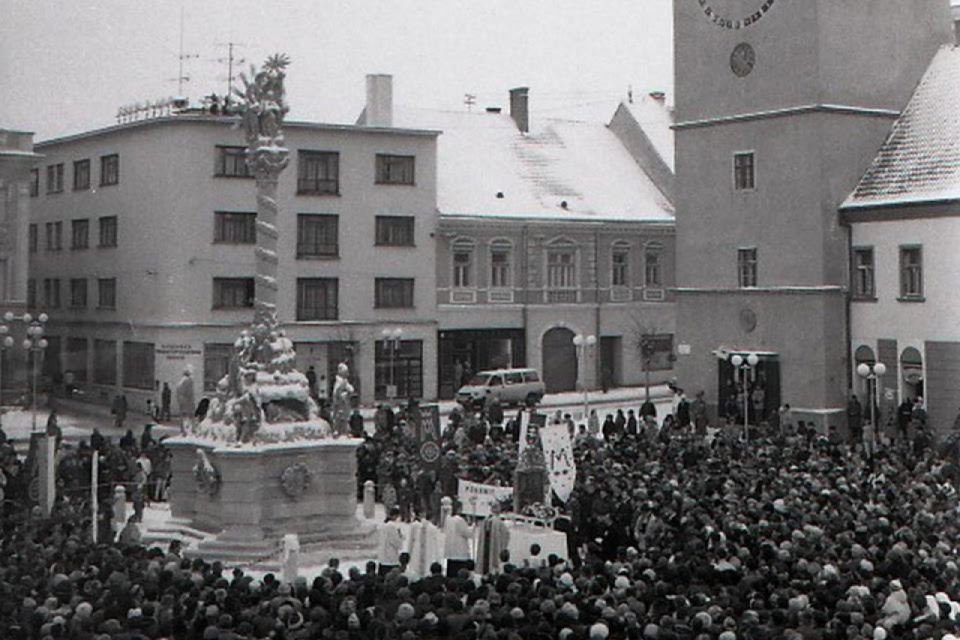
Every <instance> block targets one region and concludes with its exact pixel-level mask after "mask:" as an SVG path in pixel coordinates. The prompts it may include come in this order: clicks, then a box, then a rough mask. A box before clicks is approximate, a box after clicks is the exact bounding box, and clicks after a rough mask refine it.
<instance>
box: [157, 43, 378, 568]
mask: <svg viewBox="0 0 960 640" xmlns="http://www.w3.org/2000/svg"><path fill="white" fill-rule="evenodd" d="M288 64H289V59H288V58H287V57H286V56H285V55H282V54H278V55H274V56H271V57H270V58H268V59H267V61H266V62H265V63H264V65H263V68H262V70H260V71H257V70H256V69H253V68H251V72H250V75H249V77H247V76H242V80H243V85H244V86H243V88H242V89H240V90H238V91H237V97H238V98H239V102H240V105H241V107H240V109H241V110H240V113H241V114H242V116H241V120H240V123H239V124H240V126H242V127H243V129H244V132H245V134H246V140H247V152H246V161H247V166H248V167H249V168H250V170H251V172H252V173H253V175H254V176H255V178H256V197H257V223H256V225H257V241H256V285H255V304H254V318H253V323H252V324H251V326H250V328H249V329H247V330H244V331H243V332H242V333H241V334H240V336H239V337H238V338H237V340H236V342H235V343H234V355H233V358H232V360H231V363H230V367H229V370H228V372H227V375H225V376H224V377H223V379H221V380H220V381H219V383H218V385H217V390H216V397H215V398H213V399H212V401H211V403H210V408H209V410H208V412H207V417H206V418H205V419H204V420H203V421H202V422H201V423H199V424H197V425H193V426H191V428H190V429H189V431H188V433H186V434H185V435H184V436H182V437H177V438H171V439H168V440H166V441H165V443H166V444H167V446H168V447H170V449H171V450H172V452H173V462H172V476H173V478H172V482H171V498H170V504H171V515H172V516H173V519H172V520H173V522H172V525H171V526H173V527H174V528H175V527H176V526H178V525H181V526H183V527H184V528H185V529H186V528H191V529H200V530H203V531H207V532H210V533H214V534H216V537H215V538H213V539H206V540H204V541H202V542H201V543H199V545H198V546H197V548H196V549H191V550H189V553H193V554H195V555H199V556H202V557H204V558H211V559H221V560H228V561H230V560H234V561H247V562H249V561H250V560H256V559H262V558H264V557H271V556H275V555H276V554H277V553H278V551H279V545H280V541H281V540H282V539H283V538H284V537H285V536H287V535H290V534H296V535H297V536H299V540H300V544H302V545H304V546H305V547H309V546H310V545H321V546H323V545H326V546H328V547H329V546H337V545H343V544H346V545H347V546H353V547H357V546H358V545H359V546H360V547H363V546H364V545H367V546H369V545H371V544H375V541H372V542H371V540H370V539H371V538H372V535H371V534H372V533H373V532H374V526H373V525H371V524H370V523H366V522H363V521H361V520H359V519H358V518H357V517H356V511H357V495H356V472H357V466H356V465H357V463H356V448H357V446H358V445H359V444H360V442H361V441H360V440H357V439H352V438H349V437H340V436H341V435H343V434H347V433H348V430H347V429H337V432H336V433H333V431H332V430H331V426H330V424H329V423H327V421H326V420H324V419H322V418H321V417H320V415H319V408H318V406H317V404H316V403H315V402H314V401H313V399H312V398H311V397H310V389H309V383H308V381H307V377H306V376H305V375H304V374H302V373H300V372H299V371H297V370H296V367H295V361H296V353H295V352H294V348H293V342H292V341H291V340H290V339H289V338H288V337H287V336H286V335H285V333H284V331H283V329H282V327H281V324H280V321H279V319H278V317H277V265H278V262H279V257H278V253H277V240H278V238H279V233H278V230H277V200H276V194H277V183H278V180H279V178H280V174H281V173H282V172H283V170H284V169H285V168H286V166H287V163H288V159H289V151H288V149H287V148H286V147H285V146H284V145H285V140H284V136H283V126H282V125H283V119H284V116H285V115H286V113H287V111H288V110H289V108H288V106H287V103H286V97H285V93H284V78H285V75H286V67H287V66H288ZM341 378H342V380H341ZM337 380H338V385H340V387H341V391H342V390H343V389H346V388H347V387H349V391H348V392H347V394H346V395H347V397H348V396H349V395H350V394H352V386H350V382H349V371H348V370H347V369H346V366H345V365H341V371H340V372H339V374H338V377H337ZM335 392H336V391H335ZM335 406H336V399H335Z"/></svg>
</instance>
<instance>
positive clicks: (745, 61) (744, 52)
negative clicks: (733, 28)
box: [730, 42, 757, 78]
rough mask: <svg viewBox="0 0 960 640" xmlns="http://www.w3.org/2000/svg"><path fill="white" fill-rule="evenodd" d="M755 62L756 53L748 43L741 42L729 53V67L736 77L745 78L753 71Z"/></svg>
mask: <svg viewBox="0 0 960 640" xmlns="http://www.w3.org/2000/svg"><path fill="white" fill-rule="evenodd" d="M756 64H757V53H756V52H755V51H754V50H753V47H751V46H750V45H749V44H747V43H746V42H741V43H740V44H738V45H737V46H736V47H734V48H733V52H732V53H731V54H730V69H731V70H732V71H733V75H735V76H737V77H738V78H745V77H746V76H748V75H749V74H750V72H751V71H753V67H754V65H756Z"/></svg>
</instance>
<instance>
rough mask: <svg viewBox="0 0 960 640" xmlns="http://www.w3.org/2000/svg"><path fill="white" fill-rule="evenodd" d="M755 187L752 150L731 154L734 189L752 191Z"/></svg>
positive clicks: (754, 164)
mask: <svg viewBox="0 0 960 640" xmlns="http://www.w3.org/2000/svg"><path fill="white" fill-rule="evenodd" d="M755 188H756V163H755V158H754V156H753V152H752V151H747V152H743V153H735V154H733V189H734V191H752V190H753V189H755Z"/></svg>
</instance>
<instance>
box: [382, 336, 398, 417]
mask: <svg viewBox="0 0 960 640" xmlns="http://www.w3.org/2000/svg"><path fill="white" fill-rule="evenodd" d="M380 336H381V338H382V339H383V348H384V349H386V350H387V355H388V356H389V358H390V373H389V379H390V384H388V385H387V398H389V399H391V400H392V399H394V398H396V397H397V372H396V369H395V365H396V356H397V354H398V352H399V351H400V344H401V342H402V341H403V329H401V328H400V327H395V328H393V329H383V330H382V331H381V332H380Z"/></svg>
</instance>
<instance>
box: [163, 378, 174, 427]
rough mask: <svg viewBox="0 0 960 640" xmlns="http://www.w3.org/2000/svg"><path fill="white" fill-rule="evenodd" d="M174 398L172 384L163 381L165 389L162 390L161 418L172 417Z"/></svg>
mask: <svg viewBox="0 0 960 640" xmlns="http://www.w3.org/2000/svg"><path fill="white" fill-rule="evenodd" d="M172 399H173V390H172V389H171V388H170V384H169V383H167V382H164V383H163V390H162V391H160V420H169V419H170V402H171V400H172Z"/></svg>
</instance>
